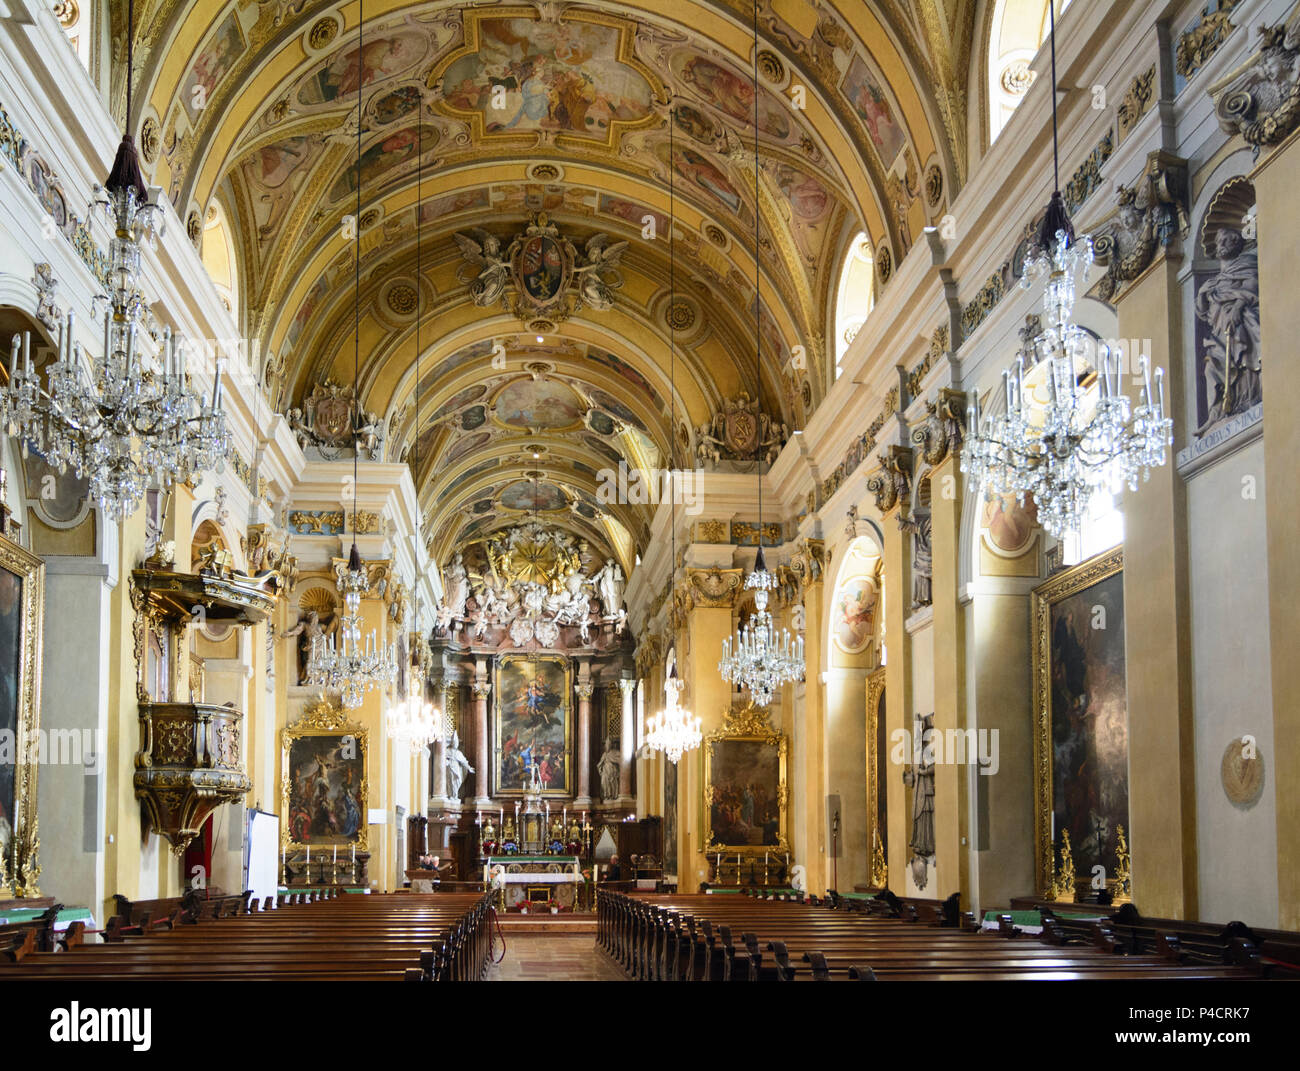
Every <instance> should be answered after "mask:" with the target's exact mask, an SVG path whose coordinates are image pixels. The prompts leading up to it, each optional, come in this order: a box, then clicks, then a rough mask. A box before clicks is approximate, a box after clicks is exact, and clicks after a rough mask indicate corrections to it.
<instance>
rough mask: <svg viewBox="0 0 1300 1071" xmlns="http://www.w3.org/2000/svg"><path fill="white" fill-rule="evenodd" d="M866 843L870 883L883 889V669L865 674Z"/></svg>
mask: <svg viewBox="0 0 1300 1071" xmlns="http://www.w3.org/2000/svg"><path fill="white" fill-rule="evenodd" d="M866 722H867V724H866V740H867V755H866V763H867V842H868V843H869V844H870V845H871V884H872V885H874V886H876V887H877V888H881V889H883V888H884V887H885V886H886V885H887V884H889V866H888V864H887V862H886V860H887V859H888V850H887V847H886V841H887V840H888V834H887V829H888V826H887V824H886V821H885V806H886V804H885V799H886V795H885V791H884V789H885V784H884V778H883V777H882V776H881V774H882V773H883V771H884V770H886V769H887V766H886V765H885V763H886V758H885V755H886V751H885V747H886V742H887V741H886V736H885V731H884V730H885V667H884V666H881V667H880V668H879V669H875V670H872V671H871V673H869V674H868V675H867V708H866Z"/></svg>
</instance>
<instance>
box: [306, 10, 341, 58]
mask: <svg viewBox="0 0 1300 1071" xmlns="http://www.w3.org/2000/svg"><path fill="white" fill-rule="evenodd" d="M338 33H339V24H338V22H337V21H336V20H334V19H333V18H331V17H329V16H328V15H327V16H326V17H325V18H323V19H317V20H316V21H315V22H314V23H312V27H311V29H310V30H308V31H307V44H308V45H309V46H310V47H311V49H312V51H313V52H319V51H320V50H321V49H323V48H326V47H327V46H328V45H329V44H330V42H331V41H333V40H334V38H335V37H337V36H338Z"/></svg>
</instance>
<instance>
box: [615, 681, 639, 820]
mask: <svg viewBox="0 0 1300 1071" xmlns="http://www.w3.org/2000/svg"><path fill="white" fill-rule="evenodd" d="M618 686H619V689H620V690H621V691H622V693H623V723H622V728H621V729H620V739H619V748H620V750H621V752H622V756H621V758H622V761H621V762H620V763H619V767H618V802H619V803H620V804H621V805H624V806H628V805H631V803H632V802H633V799H632V758H633V755H634V754H635V745H636V741H635V739H634V737H635V736H636V730H635V727H634V720H635V717H636V705H635V704H636V681H635V680H633V679H632V678H631V677H624V678H622V679H621V680H620V681H619V682H618Z"/></svg>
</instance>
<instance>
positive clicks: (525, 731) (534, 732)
mask: <svg viewBox="0 0 1300 1071" xmlns="http://www.w3.org/2000/svg"><path fill="white" fill-rule="evenodd" d="M493 692H494V694H495V697H496V701H495V703H494V705H493V727H492V728H493V739H494V740H495V742H496V763H495V768H496V778H495V780H496V785H495V792H496V794H499V795H505V796H513V795H522V794H523V791H524V786H525V785H526V784H528V783H530V782H531V781H532V777H531V776H530V773H529V770H530V768H531V767H532V766H534V765H535V766H536V767H537V780H538V782H540V784H541V786H542V792H543V794H551V795H556V796H571V795H572V794H573V778H572V776H571V773H570V767H571V765H572V763H571V761H570V756H571V754H572V751H573V746H572V745H573V716H572V709H571V703H570V698H569V697H570V695H571V692H572V685H571V681H570V668H569V662H568V660H567V659H565V658H558V657H527V656H520V655H505V656H503V657H502V658H501V660H500V661H499V662H498V663H497V667H496V681H495V687H494V688H493Z"/></svg>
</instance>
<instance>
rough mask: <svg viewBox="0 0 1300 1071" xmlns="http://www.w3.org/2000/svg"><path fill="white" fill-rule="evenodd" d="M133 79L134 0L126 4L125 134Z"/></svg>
mask: <svg viewBox="0 0 1300 1071" xmlns="http://www.w3.org/2000/svg"><path fill="white" fill-rule="evenodd" d="M134 79H135V0H127V4H126V132H127V133H128V134H130V133H131V82H132V81H134Z"/></svg>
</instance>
